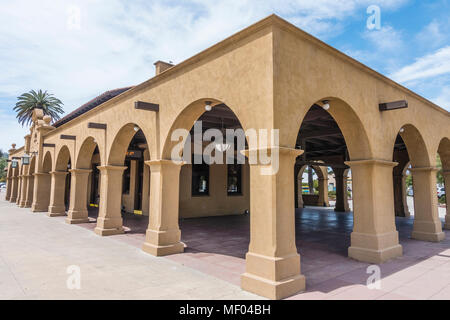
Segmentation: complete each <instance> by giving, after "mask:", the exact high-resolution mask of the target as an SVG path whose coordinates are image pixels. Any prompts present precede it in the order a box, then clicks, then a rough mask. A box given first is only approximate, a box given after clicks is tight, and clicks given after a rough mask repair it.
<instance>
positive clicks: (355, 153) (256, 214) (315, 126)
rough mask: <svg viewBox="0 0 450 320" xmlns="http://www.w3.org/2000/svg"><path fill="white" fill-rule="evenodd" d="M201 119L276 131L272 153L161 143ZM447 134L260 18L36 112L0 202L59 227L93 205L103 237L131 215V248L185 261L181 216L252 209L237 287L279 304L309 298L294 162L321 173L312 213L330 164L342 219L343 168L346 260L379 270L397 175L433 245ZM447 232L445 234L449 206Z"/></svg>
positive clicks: (365, 71) (297, 35) (338, 57)
mask: <svg viewBox="0 0 450 320" xmlns="http://www.w3.org/2000/svg"><path fill="white" fill-rule="evenodd" d="M327 104H328V105H329V106H330V108H329V109H328V110H325V109H326V108H324V106H325V105H327ZM205 105H212V110H211V111H205ZM406 106H407V107H406ZM386 109H387V110H386ZM199 119H200V120H202V121H203V124H204V125H205V126H206V127H208V128H218V129H219V130H220V129H223V128H225V127H226V128H242V129H244V130H248V129H255V130H260V129H266V130H271V129H278V130H279V131H278V132H279V143H278V144H276V145H275V144H269V145H268V146H267V145H257V146H251V145H250V146H249V147H247V148H248V149H247V151H246V152H245V153H246V155H247V156H249V155H255V156H256V158H257V159H258V161H257V162H256V163H252V164H251V165H249V164H248V163H246V164H241V165H237V166H234V165H228V164H213V165H210V166H208V165H205V164H200V165H188V164H186V165H182V163H180V162H174V161H172V160H176V159H172V158H171V157H172V156H171V151H172V150H173V147H174V145H175V144H176V141H172V139H171V136H172V133H173V132H174V131H175V130H176V129H186V130H187V131H191V129H192V127H193V125H194V123H195V122H196V121H197V120H199ZM449 139H450V117H449V112H447V111H445V110H444V109H442V108H440V107H438V106H437V105H435V104H433V103H431V102H429V101H428V100H426V99H424V98H422V97H421V96H419V95H417V94H415V93H414V92H411V91H410V90H408V89H406V88H404V87H402V86H401V85H399V84H397V83H395V82H394V81H392V80H390V79H388V78H386V77H384V76H383V75H381V74H379V73H377V72H375V71H373V70H371V69H369V68H368V67H366V66H364V65H362V64H361V63H359V62H357V61H355V60H354V59H352V58H349V57H348V56H346V55H344V54H343V53H341V52H339V51H337V50H335V49H333V48H332V47H330V46H328V45H326V44H325V43H323V42H321V41H319V40H318V39H316V38H314V37H312V36H311V35H309V34H307V33H305V32H303V31H301V30H300V29H298V28H296V27H295V26H293V25H291V24H289V23H288V22H286V21H284V20H282V19H280V18H279V17H277V16H269V17H268V18H266V19H264V20H262V21H260V22H258V23H256V24H254V25H252V26H250V27H248V28H246V29H244V30H243V31H241V32H239V33H237V34H235V35H233V36H231V37H229V38H227V39H225V40H224V41H222V42H220V43H218V44H216V45H214V46H213V47H211V48H209V49H207V50H205V51H203V52H201V53H199V54H197V55H195V56H193V57H192V58H190V59H188V60H186V61H184V62H182V63H180V64H178V65H174V66H173V65H171V64H168V63H164V62H157V63H156V76H154V77H152V78H151V79H149V80H147V81H146V82H143V83H141V84H139V85H137V86H134V87H129V88H123V89H116V90H112V91H109V92H106V93H105V94H103V95H101V96H99V97H97V98H96V99H93V100H92V101H90V102H88V103H87V104H85V105H84V106H82V107H80V108H79V109H77V110H75V111H74V112H72V113H71V114H69V115H67V116H66V117H65V118H63V119H61V120H60V121H58V122H56V123H54V124H51V119H50V118H49V117H46V116H44V115H43V112H42V110H39V109H35V111H34V119H33V125H32V127H31V128H30V133H29V134H28V135H27V136H26V137H25V144H24V146H23V147H21V148H18V149H15V147H13V148H12V149H11V150H10V161H11V162H10V164H9V170H8V180H7V196H6V199H7V200H8V201H11V202H16V203H17V204H18V205H19V206H21V207H30V208H31V210H32V211H33V212H48V215H49V216H58V215H67V219H66V222H67V223H71V224H75V223H83V222H86V221H88V210H87V209H88V206H91V205H98V218H97V226H96V228H95V233H97V234H98V235H101V236H108V235H114V234H119V233H123V232H124V229H123V226H122V217H121V211H123V210H124V211H128V212H134V211H136V212H139V213H140V212H142V214H143V215H149V225H148V229H147V232H146V238H145V242H144V243H143V247H142V248H143V250H144V251H145V252H148V253H149V254H152V255H156V256H163V255H170V254H175V253H180V252H183V250H184V244H183V243H181V241H180V239H181V232H183V230H180V228H179V224H178V221H179V219H180V218H195V217H205V216H214V215H230V214H243V213H244V212H246V211H249V212H250V245H249V248H248V253H247V255H246V272H245V273H244V274H243V275H242V278H241V286H242V288H243V289H244V290H248V291H251V292H254V293H257V294H259V295H261V296H265V297H269V298H273V299H280V298H284V297H287V296H290V295H292V294H294V293H297V292H300V291H302V290H304V289H305V277H304V276H303V275H302V273H301V260H300V256H299V254H298V251H297V247H296V245H295V238H296V235H295V229H294V215H295V206H297V207H302V206H303V197H302V195H301V184H300V188H299V187H298V183H299V182H298V180H299V179H298V177H299V176H300V177H301V175H302V173H303V170H304V167H305V166H306V165H311V166H315V170H316V172H321V174H319V180H321V182H320V184H319V189H320V192H319V196H318V198H317V199H316V200H314V201H317V204H318V205H327V203H328V197H327V188H328V183H327V176H328V175H327V171H326V166H328V167H332V168H333V171H334V174H335V178H336V187H337V198H338V199H337V204H336V210H340V211H348V201H346V198H345V197H346V194H347V193H346V191H345V189H346V186H347V183H346V177H347V172H348V170H349V169H350V168H351V172H352V184H353V190H352V192H353V209H354V210H353V215H354V227H353V233H352V236H351V246H350V247H349V249H348V255H349V257H350V258H353V259H356V260H360V261H365V262H370V263H382V262H384V261H386V260H388V259H391V258H395V257H398V256H401V255H402V246H401V244H400V243H399V238H398V233H397V230H396V226H395V215H396V213H397V215H402V214H404V213H405V209H404V207H403V206H404V202H403V201H404V190H403V189H404V183H403V184H402V176H403V173H404V169H405V168H406V166H408V165H409V164H411V166H412V169H411V172H412V174H413V179H414V206H415V221H414V229H413V232H412V237H413V238H415V239H418V240H422V241H433V242H438V241H440V240H442V239H443V238H444V233H443V231H442V228H443V226H442V223H441V220H440V219H439V216H438V211H437V198H436V191H435V188H436V155H437V154H439V155H440V157H441V159H442V163H443V167H444V175H445V183H446V185H447V186H448V185H450V140H449ZM258 149H264V150H263V151H267V150H268V151H269V153H270V152H275V151H276V152H279V169H278V170H277V171H275V173H274V174H273V175H264V174H261V172H262V171H261V170H260V169H271V166H272V164H270V163H269V164H267V163H265V162H263V161H259V154H258V152H257V151H258ZM259 151H261V150H259ZM237 152H238V151H236V153H237ZM25 154H27V155H29V156H30V157H31V158H30V163H29V164H28V165H26V164H24V163H22V162H23V161H22V157H23V156H24V155H25ZM13 164H14V165H13ZM13 167H14V168H13ZM300 183H301V179H300ZM299 189H300V190H299ZM447 201H448V200H447ZM444 226H445V227H446V228H450V213H449V212H448V205H447V220H446V224H445V225H444ZM307 280H308V279H306V281H307Z"/></svg>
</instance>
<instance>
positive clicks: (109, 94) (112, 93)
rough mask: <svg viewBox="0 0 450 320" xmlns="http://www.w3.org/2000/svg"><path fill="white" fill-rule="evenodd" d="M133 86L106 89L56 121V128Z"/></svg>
mask: <svg viewBox="0 0 450 320" xmlns="http://www.w3.org/2000/svg"><path fill="white" fill-rule="evenodd" d="M131 88H133V87H125V88H119V89H114V90H109V91H106V92H104V93H102V94H101V95H99V96H98V97H95V98H94V99H92V100H90V101H88V102H86V103H85V104H83V105H82V106H81V107H79V108H77V109H75V110H74V111H72V112H71V113H69V114H67V115H66V116H64V117H63V118H61V119H59V120H58V121H56V122H55V123H54V124H53V126H54V127H56V128H57V127H59V126H62V125H63V124H65V123H67V122H69V121H71V120H73V119H75V118H76V117H78V116H80V115H82V114H83V113H86V112H88V111H89V110H92V109H94V108H95V107H97V106H99V105H101V104H102V103H104V102H106V101H108V100H110V99H112V98H114V97H115V96H118V95H119V94H121V93H124V92H125V91H127V90H129V89H131Z"/></svg>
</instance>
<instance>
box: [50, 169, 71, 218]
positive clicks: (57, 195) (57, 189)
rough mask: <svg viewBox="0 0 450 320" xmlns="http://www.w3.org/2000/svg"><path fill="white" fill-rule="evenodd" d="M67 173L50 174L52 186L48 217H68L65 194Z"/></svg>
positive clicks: (55, 172)
mask: <svg viewBox="0 0 450 320" xmlns="http://www.w3.org/2000/svg"><path fill="white" fill-rule="evenodd" d="M67 173H68V172H66V171H53V172H50V174H51V177H52V184H51V187H50V204H49V206H48V214H47V215H48V216H49V217H58V216H64V215H66V205H65V203H64V194H65V190H66V176H67Z"/></svg>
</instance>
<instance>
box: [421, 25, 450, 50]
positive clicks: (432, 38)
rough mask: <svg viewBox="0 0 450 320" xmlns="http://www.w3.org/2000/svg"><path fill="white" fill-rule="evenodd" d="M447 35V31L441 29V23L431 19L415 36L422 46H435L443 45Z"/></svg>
mask: <svg viewBox="0 0 450 320" xmlns="http://www.w3.org/2000/svg"><path fill="white" fill-rule="evenodd" d="M449 22H450V20H449ZM447 31H448V30H447ZM448 37H449V36H448V34H447V32H444V31H443V26H442V24H440V23H439V22H438V21H436V20H433V21H432V22H430V23H429V24H428V25H427V26H425V28H423V30H422V31H421V32H420V33H419V34H418V35H417V36H416V39H417V41H418V42H419V44H421V45H422V46H426V47H428V48H430V47H431V48H436V47H439V46H441V45H443V44H444V43H445V42H446V40H447V39H448Z"/></svg>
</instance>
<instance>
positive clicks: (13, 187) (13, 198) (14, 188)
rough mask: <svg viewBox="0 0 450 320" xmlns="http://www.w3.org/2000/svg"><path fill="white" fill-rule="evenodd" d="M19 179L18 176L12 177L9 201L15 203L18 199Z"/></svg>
mask: <svg viewBox="0 0 450 320" xmlns="http://www.w3.org/2000/svg"><path fill="white" fill-rule="evenodd" d="M18 180H19V178H18V177H11V197H10V198H9V202H12V203H14V202H16V200H17V190H18V189H19V186H18V182H19V181H18Z"/></svg>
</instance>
